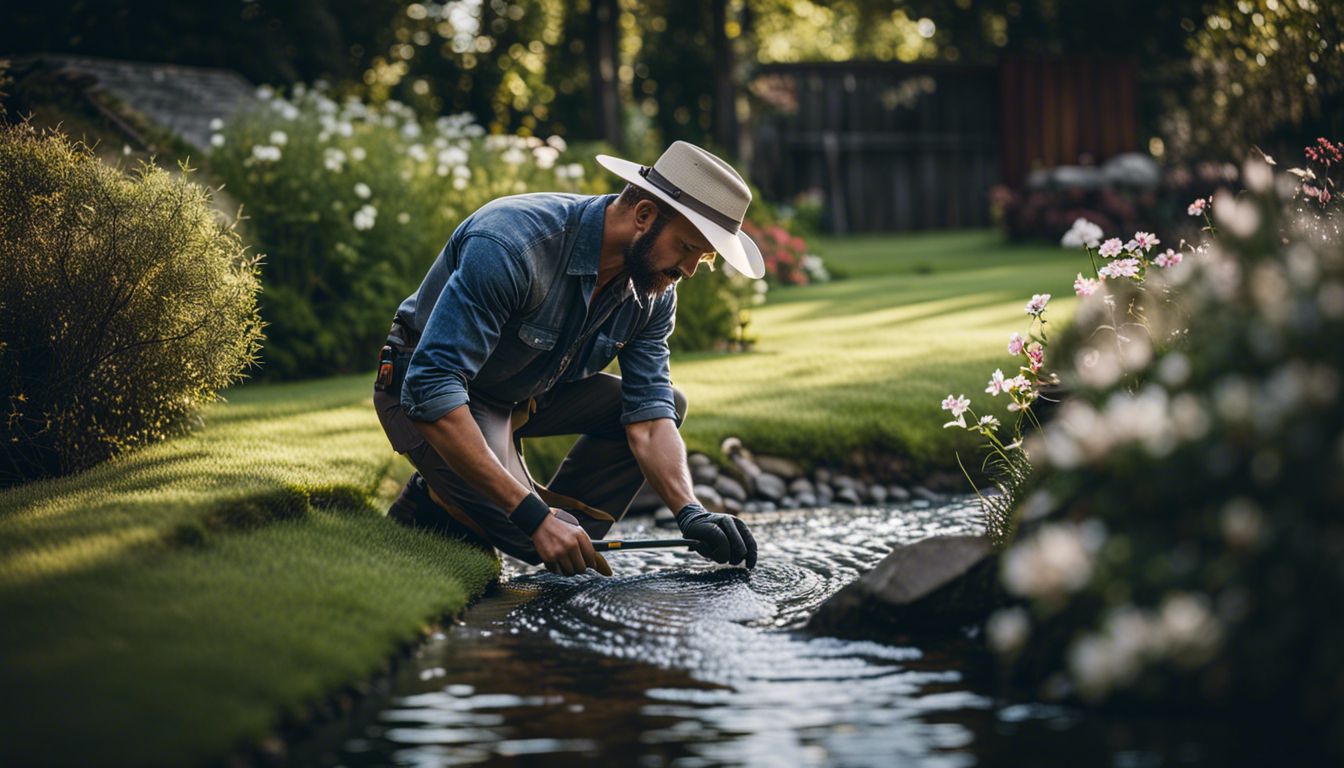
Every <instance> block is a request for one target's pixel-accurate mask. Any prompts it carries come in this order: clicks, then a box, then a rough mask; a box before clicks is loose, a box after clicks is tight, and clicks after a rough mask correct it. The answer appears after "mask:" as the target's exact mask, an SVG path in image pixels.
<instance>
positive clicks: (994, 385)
mask: <svg viewBox="0 0 1344 768" xmlns="http://www.w3.org/2000/svg"><path fill="white" fill-rule="evenodd" d="M1006 384H1007V382H1005V381H1004V380H1003V370H1002V369H1001V368H995V369H994V373H993V374H991V375H990V377H989V386H987V387H985V393H986V394H990V395H993V396H995V397H998V396H999V393H1001V392H1004V391H1005V390H1006V386H1005V385H1006Z"/></svg>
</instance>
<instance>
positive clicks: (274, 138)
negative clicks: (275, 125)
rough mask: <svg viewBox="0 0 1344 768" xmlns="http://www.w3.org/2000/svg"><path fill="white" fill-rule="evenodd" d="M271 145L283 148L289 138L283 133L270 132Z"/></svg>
mask: <svg viewBox="0 0 1344 768" xmlns="http://www.w3.org/2000/svg"><path fill="white" fill-rule="evenodd" d="M271 143H272V144H274V145H275V146H277V147H283V146H285V145H286V144H288V143H289V136H288V135H286V134H285V132H284V131H271Z"/></svg>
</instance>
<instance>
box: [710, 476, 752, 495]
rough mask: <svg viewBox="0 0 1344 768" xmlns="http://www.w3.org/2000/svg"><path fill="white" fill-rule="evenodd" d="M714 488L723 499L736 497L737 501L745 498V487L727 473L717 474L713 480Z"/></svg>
mask: <svg viewBox="0 0 1344 768" xmlns="http://www.w3.org/2000/svg"><path fill="white" fill-rule="evenodd" d="M714 490H716V491H718V492H719V495H720V496H722V497H723V498H725V499H737V500H738V501H746V500H747V489H746V488H743V487H742V484H741V483H739V482H737V481H736V480H734V479H733V478H731V477H729V476H727V475H719V477H718V479H716V480H715V481H714Z"/></svg>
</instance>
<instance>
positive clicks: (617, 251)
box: [593, 200, 630, 296]
mask: <svg viewBox="0 0 1344 768" xmlns="http://www.w3.org/2000/svg"><path fill="white" fill-rule="evenodd" d="M619 210H620V209H619V203H617V202H616V201H615V200H612V201H611V202H610V203H608V204H607V209H606V211H605V212H604V213H603V217H602V250H601V252H600V253H599V254H598V257H597V286H596V287H595V288H594V289H593V295H594V296H596V295H597V294H599V293H601V292H602V289H603V288H604V287H606V285H607V283H610V282H611V281H612V280H613V279H614V278H615V277H616V276H617V275H619V274H621V273H622V272H624V271H625V246H626V244H628V243H629V242H630V234H629V233H627V232H626V231H625V229H624V227H623V225H624V224H625V223H626V218H625V217H623V216H621V215H620V214H619Z"/></svg>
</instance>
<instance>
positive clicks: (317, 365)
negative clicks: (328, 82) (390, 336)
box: [210, 86, 606, 377]
mask: <svg viewBox="0 0 1344 768" xmlns="http://www.w3.org/2000/svg"><path fill="white" fill-rule="evenodd" d="M258 95H259V96H261V98H262V104H263V106H262V107H261V108H260V109H257V110H254V111H252V112H249V113H246V114H244V115H242V116H240V117H239V118H237V119H235V120H233V121H231V122H230V123H229V124H228V125H223V124H219V123H217V124H216V125H215V126H213V127H214V128H216V130H217V131H218V132H217V133H216V134H215V135H214V136H213V138H212V142H211V143H212V145H213V150H212V152H211V155H210V161H211V166H212V167H213V168H214V169H215V171H216V172H217V173H218V174H219V175H220V176H221V177H222V178H223V179H224V181H225V186H226V189H227V190H228V191H229V192H230V193H231V194H233V195H234V196H236V197H237V198H238V199H240V200H241V201H242V203H243V213H244V215H245V222H244V225H245V227H246V229H247V232H248V233H249V235H250V237H251V239H252V240H253V242H255V243H256V244H257V245H258V247H259V249H260V250H262V251H264V252H266V253H267V254H268V256H267V260H266V262H265V263H264V264H263V266H262V279H263V281H264V284H265V288H266V290H265V293H264V294H263V296H262V312H263V316H264V317H265V318H266V321H267V323H268V328H267V336H268V342H267V345H266V348H265V358H266V363H267V369H268V371H269V372H270V373H271V374H273V375H276V376H282V377H305V376H317V375H322V374H326V373H331V372H336V371H355V370H365V369H367V368H368V367H369V366H370V365H371V362H370V359H371V357H370V356H371V355H373V354H375V353H376V351H377V349H378V346H379V345H380V344H381V339H382V338H383V336H384V335H385V334H386V332H387V326H388V325H389V323H390V322H391V317H392V312H393V310H394V309H395V308H396V306H397V304H398V303H399V302H400V301H401V300H402V299H403V298H405V297H406V295H408V294H409V293H410V292H411V291H412V290H413V289H414V288H415V285H416V284H417V283H418V281H419V280H420V279H421V278H422V277H423V276H424V272H425V270H426V269H427V268H428V266H429V263H430V262H431V261H432V260H433V258H434V256H435V254H437V253H438V251H439V250H440V249H441V248H442V246H443V243H444V242H445V241H447V239H448V236H449V235H450V234H451V233H452V231H453V229H454V228H455V227H456V226H457V224H458V223H459V222H460V221H461V220H462V219H463V218H465V217H466V216H467V215H469V214H470V213H471V212H472V211H474V210H475V209H476V208H478V207H480V206H481V205H483V204H485V203H486V202H489V201H490V200H492V199H494V198H496V197H500V196H503V195H509V194H517V193H522V192H529V191H542V190H562V191H563V190H569V191H574V192H585V193H596V192H604V191H606V188H605V186H603V185H604V184H605V182H606V179H605V177H597V176H595V175H594V174H591V173H590V169H589V168H585V166H584V165H582V164H580V163H578V162H570V161H567V159H566V157H567V153H568V147H567V145H566V143H565V142H564V140H563V139H560V138H559V137H551V138H550V139H548V140H546V141H542V140H540V139H537V138H530V137H529V138H523V137H519V136H486V135H484V131H483V129H482V128H481V127H480V126H479V125H477V124H475V122H473V120H472V118H470V117H469V116H463V115H457V116H449V117H441V118H439V119H437V120H435V121H433V122H427V121H423V120H421V118H420V117H419V116H417V115H416V114H415V113H414V112H413V111H412V110H411V109H410V108H408V107H406V106H404V105H401V104H398V103H397V102H388V103H387V104H386V105H385V106H382V107H374V106H370V105H368V104H365V103H363V102H360V101H358V100H346V101H336V100H334V99H332V98H331V97H330V96H329V95H328V94H327V93H326V92H325V91H323V90H321V89H307V88H303V87H301V86H300V87H296V88H295V89H294V91H293V93H292V94H291V95H290V96H289V97H288V98H285V97H282V96H280V95H277V94H275V93H274V92H273V91H271V90H270V89H268V88H262V89H260V90H259V94H258ZM576 154H577V153H576ZM585 154H586V153H585Z"/></svg>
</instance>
